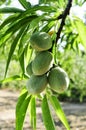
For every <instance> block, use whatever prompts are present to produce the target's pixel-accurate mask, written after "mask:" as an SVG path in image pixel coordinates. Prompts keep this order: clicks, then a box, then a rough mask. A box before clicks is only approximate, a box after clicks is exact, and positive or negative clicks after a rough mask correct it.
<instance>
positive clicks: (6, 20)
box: [0, 14, 20, 30]
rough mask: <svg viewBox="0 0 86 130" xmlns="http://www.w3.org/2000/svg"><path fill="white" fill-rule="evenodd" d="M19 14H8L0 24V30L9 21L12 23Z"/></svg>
mask: <svg viewBox="0 0 86 130" xmlns="http://www.w3.org/2000/svg"><path fill="white" fill-rule="evenodd" d="M19 16H20V14H13V15H11V16H8V17H7V18H6V19H5V20H4V21H3V23H2V24H1V25H0V30H1V29H2V28H3V27H4V26H6V25H8V24H9V23H14V21H15V20H17V19H18V18H19Z"/></svg>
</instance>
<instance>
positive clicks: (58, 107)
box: [49, 96, 70, 130]
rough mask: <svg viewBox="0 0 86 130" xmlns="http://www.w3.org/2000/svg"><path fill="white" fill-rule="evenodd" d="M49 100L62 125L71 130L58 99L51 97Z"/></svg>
mask: <svg viewBox="0 0 86 130" xmlns="http://www.w3.org/2000/svg"><path fill="white" fill-rule="evenodd" d="M49 100H50V102H51V104H52V106H53V108H54V110H55V112H56V114H57V116H58V117H59V119H60V120H61V121H62V123H63V124H64V126H65V127H66V129H67V130H70V126H69V124H68V121H67V119H66V116H65V114H64V111H63V110H62V107H61V105H60V103H59V101H58V99H57V98H56V97H55V96H49Z"/></svg>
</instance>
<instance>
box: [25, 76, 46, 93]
mask: <svg viewBox="0 0 86 130" xmlns="http://www.w3.org/2000/svg"><path fill="white" fill-rule="evenodd" d="M26 87H27V90H28V92H29V93H30V94H39V93H41V92H42V91H43V90H44V89H45V88H46V87H47V75H41V76H36V75H32V76H31V77H30V79H29V80H28V82H27V85H26Z"/></svg>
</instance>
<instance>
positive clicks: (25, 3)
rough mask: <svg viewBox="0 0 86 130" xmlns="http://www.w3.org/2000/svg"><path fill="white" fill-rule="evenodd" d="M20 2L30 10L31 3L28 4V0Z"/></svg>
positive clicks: (20, 0)
mask: <svg viewBox="0 0 86 130" xmlns="http://www.w3.org/2000/svg"><path fill="white" fill-rule="evenodd" d="M19 2H20V3H21V5H22V6H23V7H24V8H25V9H28V8H30V7H31V4H30V2H27V1H26V0H19Z"/></svg>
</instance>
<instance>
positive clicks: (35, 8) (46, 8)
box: [23, 5, 56, 15]
mask: <svg viewBox="0 0 86 130" xmlns="http://www.w3.org/2000/svg"><path fill="white" fill-rule="evenodd" d="M39 10H40V11H43V12H48V13H50V12H55V11H56V8H54V7H51V6H39V5H35V6H33V7H32V8H30V9H28V10H26V11H25V12H24V13H23V15H26V14H30V13H34V12H35V11H39Z"/></svg>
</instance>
